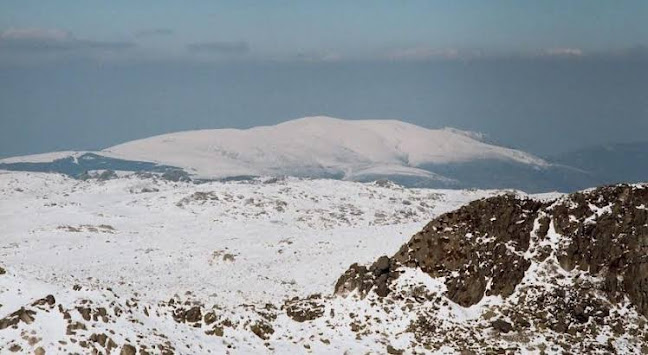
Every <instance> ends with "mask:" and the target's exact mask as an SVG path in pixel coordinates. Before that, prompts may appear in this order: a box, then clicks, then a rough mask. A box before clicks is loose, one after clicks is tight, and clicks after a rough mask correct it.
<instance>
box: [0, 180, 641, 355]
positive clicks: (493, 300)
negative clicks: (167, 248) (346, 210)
mask: <svg viewBox="0 0 648 355" xmlns="http://www.w3.org/2000/svg"><path fill="white" fill-rule="evenodd" d="M8 271H9V272H7V271H6V270H4V269H2V268H0V291H3V290H6V288H7V287H9V286H7V285H19V286H20V287H26V288H31V289H32V290H33V289H35V290H36V291H30V292H35V294H36V293H37V291H38V290H40V288H38V287H27V286H28V285H26V284H25V283H23V281H21V280H20V279H19V276H18V275H13V274H11V272H10V271H11V270H8ZM3 278H4V280H3ZM7 280H12V281H11V282H9V281H7ZM3 282H4V283H3ZM12 282H13V283H12ZM42 289H43V291H42V292H43V294H42V295H40V296H38V297H34V298H33V300H32V301H31V302H29V303H28V304H20V305H10V306H11V307H15V311H13V312H11V313H9V315H8V316H6V317H5V318H3V319H0V350H3V351H5V350H10V351H15V352H23V353H37V354H43V353H58V352H81V353H89V352H99V353H106V352H112V353H121V354H135V353H142V354H144V353H209V352H213V353H223V352H231V353H238V352H250V351H254V352H259V351H264V352H269V353H272V352H276V353H283V352H288V351H293V352H294V351H297V352H315V353H324V352H329V353H330V352H344V351H345V350H351V352H357V351H360V350H364V351H368V352H377V353H384V352H387V353H391V354H401V353H422V352H431V351H435V352H439V353H459V352H461V353H465V354H471V353H520V352H535V353H563V352H568V353H614V352H618V353H646V352H648V323H647V322H646V316H648V185H617V186H608V187H601V188H597V189H593V190H588V191H584V192H579V193H574V194H571V195H567V196H564V197H562V198H559V199H557V200H553V201H538V200H534V199H529V198H525V197H519V196H516V195H512V194H511V195H502V196H497V197H492V198H487V199H482V200H478V201H474V202H472V203H470V204H468V205H466V206H464V207H462V208H460V209H458V210H456V211H453V212H450V213H446V214H444V215H442V216H440V217H438V218H436V219H434V220H432V221H431V222H430V223H428V224H427V225H426V226H425V227H424V228H423V230H421V231H420V232H418V233H417V234H415V235H414V236H413V237H412V238H411V239H410V240H409V242H407V243H406V244H405V245H403V246H402V247H401V248H400V250H399V251H398V252H397V253H396V254H394V255H392V256H383V257H380V258H378V259H377V260H376V261H375V262H374V263H373V264H371V265H366V266H363V265H358V264H353V265H351V267H350V268H349V269H348V270H347V271H346V272H345V273H344V274H343V275H342V276H340V278H339V280H338V281H337V283H336V284H335V287H334V292H333V293H332V294H331V295H311V296H308V297H304V298H293V299H289V300H285V301H284V302H283V303H282V304H265V305H240V307H238V308H236V309H224V308H222V307H219V306H218V305H206V304H203V303H202V302H200V301H199V300H196V299H194V298H193V297H192V294H191V292H188V293H186V294H183V295H180V296H178V295H174V296H171V297H170V298H169V299H168V301H164V302H159V303H150V302H147V301H146V300H143V299H139V298H138V296H137V295H117V294H116V293H114V292H113V291H112V290H111V289H100V290H86V289H82V288H78V289H77V288H75V289H74V290H58V291H57V290H54V291H52V293H51V294H48V292H49V291H51V289H49V288H46V287H43V288H42ZM56 292H59V293H56ZM359 347H361V348H362V349H360V348H359Z"/></svg>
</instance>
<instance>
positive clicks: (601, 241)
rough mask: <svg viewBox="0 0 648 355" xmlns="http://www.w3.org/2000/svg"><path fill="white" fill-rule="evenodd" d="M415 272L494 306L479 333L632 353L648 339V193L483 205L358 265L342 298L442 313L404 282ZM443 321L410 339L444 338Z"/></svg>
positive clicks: (464, 300)
mask: <svg viewBox="0 0 648 355" xmlns="http://www.w3.org/2000/svg"><path fill="white" fill-rule="evenodd" d="M407 270H419V271H422V272H423V273H424V274H427V275H428V276H429V277H431V278H432V279H434V280H438V281H439V282H442V283H443V286H444V287H443V289H442V293H443V296H445V298H447V299H449V300H450V301H452V302H454V303H455V304H456V305H458V306H461V307H471V306H474V305H478V304H487V306H484V308H483V309H482V315H481V318H482V319H483V320H484V322H483V323H479V322H477V323H475V324H473V325H472V326H470V327H469V328H468V329H470V330H471V331H475V330H476V329H479V328H480V327H484V326H486V327H491V328H492V329H494V330H496V331H498V332H499V333H502V334H511V333H513V332H517V334H518V335H520V334H523V333H525V332H528V331H530V330H534V332H536V333H538V332H544V331H545V330H546V331H549V332H554V333H559V334H565V335H567V336H568V337H570V338H569V339H563V340H562V341H563V342H564V343H565V344H567V345H565V346H567V347H566V348H565V349H567V348H570V345H569V343H570V342H573V341H583V339H589V341H591V342H590V343H587V342H584V343H582V344H586V345H582V347H580V348H579V350H581V351H594V350H596V351H612V349H614V347H613V346H612V345H610V344H611V343H610V344H608V345H601V344H599V343H598V341H599V340H600V339H602V338H601V337H600V335H601V334H613V337H627V339H629V340H627V341H629V342H630V343H633V342H636V341H639V339H644V338H643V337H648V328H647V326H646V324H647V322H646V318H645V317H646V316H648V187H645V186H642V185H617V186H606V187H601V188H597V189H592V190H588V191H585V192H579V193H574V194H571V195H567V196H564V197H562V198H559V199H557V200H554V201H544V202H541V201H537V200H533V199H529V198H526V197H517V196H515V195H504V196H498V197H493V198H488V199H483V200H478V201H474V202H472V203H470V204H468V205H466V206H464V207H462V208H460V209H458V210H456V211H453V212H450V213H447V214H445V215H442V216H440V217H438V218H436V219H434V220H433V221H431V222H430V223H429V224H427V225H426V226H425V227H424V228H423V230H421V231H420V232H418V233H417V234H415V235H414V236H413V237H412V238H411V239H410V240H409V242H407V243H406V244H405V245H403V246H402V247H401V248H400V250H399V251H398V252H397V253H396V254H395V255H393V256H392V257H387V256H383V257H381V258H380V259H378V260H377V261H376V262H375V263H374V264H373V265H371V266H370V267H365V266H362V265H358V264H353V265H352V266H351V267H350V268H349V269H348V270H347V271H346V272H345V273H344V274H343V275H342V276H341V277H340V278H339V280H338V282H337V284H336V286H335V293H336V294H337V295H342V296H347V295H349V294H356V295H358V296H359V297H360V298H366V297H367V296H368V295H370V294H375V296H374V297H377V298H378V299H379V298H389V299H390V300H391V301H388V302H393V301H396V300H398V299H401V300H402V299H405V300H406V299H407V297H410V296H412V295H415V296H416V294H423V295H424V297H418V298H417V297H415V299H418V300H420V301H421V302H423V303H430V304H432V303H434V305H431V307H432V309H433V310H435V309H436V310H438V309H441V308H443V307H442V306H440V305H438V303H439V302H441V303H442V302H443V301H439V299H438V298H436V297H435V296H434V295H433V294H434V291H433V290H425V289H423V291H422V292H421V286H417V287H416V288H415V287H414V286H409V285H406V286H403V285H404V284H403V283H401V282H400V281H399V275H401V274H403V273H405V272H406V271H407ZM426 292H427V293H429V294H428V295H427V296H425V295H426ZM392 295H393V297H392ZM491 296H495V297H501V300H502V301H497V302H490V303H489V302H486V303H484V299H485V298H486V297H489V299H490V300H494V299H497V298H493V297H491ZM408 302H410V301H408ZM435 302H436V303H435ZM410 308H411V307H410ZM628 309H631V311H630V312H631V313H632V312H634V313H632V314H635V315H636V316H629V315H628V314H629V313H628V312H629V311H628ZM624 314H625V315H624ZM435 317H438V316H437V315H436V314H434V313H432V314H425V315H424V314H421V315H419V319H418V320H417V321H414V322H412V325H411V327H410V330H411V331H412V332H413V333H414V334H415V335H416V336H417V337H419V338H425V337H426V336H428V335H432V334H437V333H438V332H439V329H440V328H441V327H442V326H443V324H444V321H443V320H442V319H437V320H436V322H437V323H434V319H433V318H435ZM520 332H522V333H520ZM437 335H438V334H437ZM608 336H609V335H606V336H605V337H608ZM597 337H598V338H597ZM578 339H580V340H578ZM596 339H599V340H596ZM609 339H612V338H609ZM646 339H648V338H646ZM430 341H431V340H430ZM456 341H461V340H460V339H459V340H456ZM608 341H609V342H610V341H612V340H608ZM642 347H643V348H644V349H645V350H648V347H646V346H644V345H642Z"/></svg>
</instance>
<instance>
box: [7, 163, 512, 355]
mask: <svg viewBox="0 0 648 355" xmlns="http://www.w3.org/2000/svg"><path fill="white" fill-rule="evenodd" d="M498 193H502V192H501V191H468V190H429V189H404V188H401V187H398V186H396V185H393V184H375V183H369V184H361V183H354V182H344V181H337V180H304V179H297V178H287V179H276V178H273V179H265V180H264V179H258V180H255V181H252V182H208V183H204V184H194V183H174V182H168V181H163V180H159V179H155V178H150V177H149V178H143V177H138V176H136V175H128V176H125V177H121V178H119V179H114V180H108V181H97V180H89V181H79V180H73V179H70V178H67V177H64V176H62V175H55V174H43V173H25V172H0V196H1V198H0V236H1V240H0V267H2V268H4V269H5V270H6V273H5V274H4V275H0V319H3V318H5V319H11V317H12V314H13V315H14V316H13V317H14V318H16V319H18V318H20V319H19V320H18V323H17V325H16V326H10V327H7V328H6V329H3V330H0V353H4V352H6V351H7V350H8V349H9V350H12V351H19V352H24V353H32V352H33V351H34V350H35V349H38V348H42V349H44V350H46V351H47V353H58V352H81V353H86V352H89V351H90V350H89V349H90V348H91V346H89V345H88V340H87V339H88V338H89V337H93V336H95V335H97V334H105V335H108V336H109V337H110V340H111V341H112V342H113V343H114V345H115V347H113V348H114V349H116V350H114V351H117V352H118V351H119V350H120V349H121V348H122V346H123V344H133V345H136V346H137V348H138V349H142V346H144V347H146V346H148V347H149V348H148V349H149V350H151V349H155V348H154V346H156V344H157V345H159V344H162V345H160V346H164V347H166V349H171V350H172V351H173V352H175V353H187V354H194V353H209V352H211V353H224V352H232V353H285V352H297V353H303V352H314V353H343V352H344V351H347V350H348V351H350V352H351V353H358V352H363V353H364V352H366V351H374V352H384V351H385V345H384V344H380V343H378V342H377V341H376V339H373V338H371V337H366V338H364V339H363V340H357V339H356V337H355V333H353V332H351V331H349V330H348V329H346V328H343V327H340V329H339V330H334V329H333V328H335V327H333V328H331V327H325V326H322V327H321V328H318V327H319V326H318V324H319V323H317V322H314V323H312V324H311V323H308V322H306V323H298V322H295V321H293V320H292V319H290V318H288V317H287V316H286V315H285V313H283V314H282V313H281V312H278V311H277V312H275V313H276V314H279V315H278V316H276V315H275V316H272V317H278V318H276V319H274V320H273V324H274V328H275V329H274V334H273V335H272V336H268V338H267V339H266V340H264V339H262V338H263V336H262V335H259V334H256V333H255V332H254V331H252V330H251V329H254V325H255V323H254V321H255V319H257V318H259V319H261V320H263V317H264V313H263V311H262V310H263V309H266V308H267V307H270V308H268V309H271V308H272V307H275V306H276V307H281V305H282V303H283V302H284V301H285V300H287V299H289V298H292V297H295V296H298V297H300V298H301V297H307V296H308V295H312V294H316V293H321V294H323V295H330V294H331V293H332V291H333V286H334V284H335V282H336V280H337V278H338V277H339V276H340V275H341V274H342V273H343V272H344V271H345V270H346V269H347V268H348V266H349V265H350V264H351V263H354V262H359V263H365V264H366V263H370V262H372V261H373V260H375V259H376V258H377V257H379V256H380V255H385V254H388V255H391V254H393V253H394V252H395V251H396V250H397V249H398V248H399V247H400V246H401V245H402V244H403V243H404V242H405V241H407V240H408V239H409V238H410V236H411V235H412V234H414V233H415V232H417V231H418V230H420V229H421V228H422V226H423V225H425V224H426V223H427V222H428V221H429V220H430V219H431V218H432V217H434V216H437V215H439V214H441V213H444V212H447V211H450V210H453V209H455V208H457V207H459V206H461V205H463V204H466V203H467V202H469V201H471V200H474V199H478V198H482V197H487V196H492V195H495V194H498ZM403 279H404V280H407V278H403ZM47 295H53V296H54V297H55V298H56V300H55V302H54V303H52V304H51V305H50V304H48V303H46V302H45V301H41V302H40V303H39V302H36V303H35V301H37V300H39V299H43V298H44V297H46V296H47ZM170 299H174V300H176V301H175V306H173V307H177V304H179V303H180V302H188V303H187V304H200V305H204V307H207V306H206V305H209V307H212V308H213V309H217V310H218V312H217V313H218V316H219V317H222V318H223V319H224V318H227V323H228V324H230V323H231V326H228V327H225V329H224V331H223V332H224V333H223V334H219V335H209V334H206V333H207V332H206V330H207V329H205V328H197V325H196V326H190V325H188V324H185V323H184V322H179V321H177V320H174V318H173V316H172V311H173V309H174V308H173V307H172V306H171V305H170V304H169V303H170V302H169V300H170ZM335 302H341V303H345V302H347V303H348V307H351V308H353V307H359V306H358V305H356V304H354V303H352V301H351V300H346V299H339V300H338V301H335ZM171 303H174V302H171ZM183 304H184V303H183ZM266 304H269V306H266ZM345 304H346V303H345ZM272 305H274V306H272ZM21 307H24V308H22V313H20V310H21ZM264 307H265V308H264ZM85 308H87V309H88V310H90V311H89V312H95V313H94V315H93V316H92V319H90V315H87V317H88V318H87V319H86V317H84V315H83V311H82V310H83V309H85ZM100 309H104V310H106V309H107V310H108V312H107V313H108V315H107V316H105V317H107V318H103V317H104V316H103V315H102V314H101V312H100V311H99V310H100ZM29 310H31V311H29ZM260 310H261V311H260ZM17 311H18V313H16V312H17ZM27 311H29V312H32V311H33V312H34V313H33V314H32V313H29V314H31V316H30V315H29V314H27V315H25V314H26V313H25V312H27ZM96 312H100V313H99V315H98V316H97V313H96ZM204 312H205V311H204V309H203V314H204ZM457 312H460V313H461V314H464V313H466V312H468V311H465V312H464V311H461V310H458V311H457ZM462 312H463V313H462ZM66 314H67V318H66ZM97 317H98V318H97ZM88 319H90V320H89V321H88ZM102 319H103V321H102ZM220 321H222V319H221V320H220ZM76 322H80V323H83V324H85V325H84V326H83V327H81V326H79V325H78V324H77V323H76ZM75 325H76V326H75ZM386 326H387V327H388V325H386ZM1 327H2V324H0V328H1ZM83 328H85V329H83ZM347 328H348V327H347ZM322 332H324V334H323V335H322V334H320V333H322ZM73 339H74V340H73ZM83 339H85V340H83ZM93 339H95V340H96V339H97V338H96V337H95V338H93ZM394 341H395V342H396V343H395V345H398V339H396V340H394ZM400 342H401V343H403V344H405V343H407V339H401V340H400ZM100 343H104V341H100ZM106 344H107V343H106ZM147 344H148V345H147ZM93 346H98V345H97V344H94V345H93ZM160 349H161V347H160ZM154 352H155V351H154Z"/></svg>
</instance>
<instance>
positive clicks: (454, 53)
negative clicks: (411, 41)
mask: <svg viewBox="0 0 648 355" xmlns="http://www.w3.org/2000/svg"><path fill="white" fill-rule="evenodd" d="M482 55H483V53H482V52H481V51H479V50H465V49H459V48H434V47H429V46H418V47H409V48H399V49H396V50H392V51H390V52H388V53H387V54H386V55H385V57H386V58H387V59H389V60H395V61H400V60H405V61H407V60H412V61H419V60H432V59H448V60H452V59H468V58H475V57H481V56H482Z"/></svg>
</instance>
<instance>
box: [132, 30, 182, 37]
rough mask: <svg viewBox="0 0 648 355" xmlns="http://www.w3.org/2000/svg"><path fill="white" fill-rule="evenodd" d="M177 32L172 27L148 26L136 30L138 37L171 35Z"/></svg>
mask: <svg viewBox="0 0 648 355" xmlns="http://www.w3.org/2000/svg"><path fill="white" fill-rule="evenodd" d="M174 33H175V32H174V31H173V30H172V29H170V28H147V29H143V30H139V31H137V32H135V36H136V37H160V36H170V35H173V34H174Z"/></svg>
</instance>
